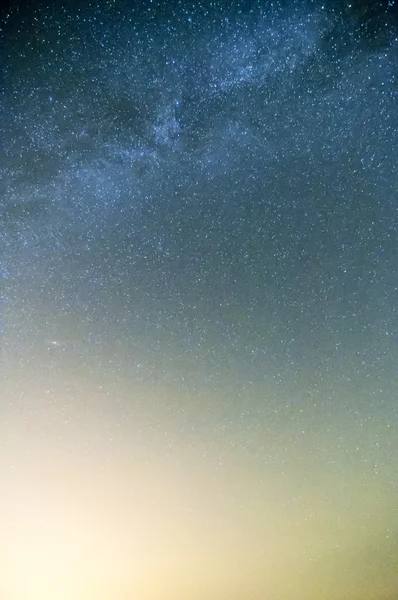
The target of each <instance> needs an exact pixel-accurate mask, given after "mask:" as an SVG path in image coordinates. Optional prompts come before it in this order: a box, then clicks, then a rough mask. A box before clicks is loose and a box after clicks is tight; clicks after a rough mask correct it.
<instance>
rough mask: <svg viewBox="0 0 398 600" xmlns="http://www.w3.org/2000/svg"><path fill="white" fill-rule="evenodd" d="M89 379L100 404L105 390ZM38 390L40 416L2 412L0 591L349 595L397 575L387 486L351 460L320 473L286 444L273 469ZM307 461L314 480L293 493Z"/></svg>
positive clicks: (105, 595)
mask: <svg viewBox="0 0 398 600" xmlns="http://www.w3.org/2000/svg"><path fill="white" fill-rule="evenodd" d="M83 392H84V394H86V396H85V397H86V399H87V398H88V399H89V404H92V405H95V403H97V408H98V406H99V404H98V403H100V401H101V398H100V396H98V397H96V396H95V394H94V393H93V392H89V390H88V389H85V390H83V391H82V394H83ZM90 393H91V396H90V395H89V396H87V394H90ZM59 400H60V402H59V406H64V403H63V402H62V398H60V399H59ZM32 402H34V403H35V406H36V409H38V408H39V407H40V405H41V408H40V411H39V412H40V414H41V415H42V418H41V419H38V418H34V419H32V420H31V421H30V422H29V423H26V424H25V426H24V427H23V428H22V427H21V424H20V423H19V422H18V419H17V418H15V416H14V418H10V419H9V421H8V426H7V431H8V440H11V439H12V440H14V443H13V444H11V443H9V444H8V455H7V456H5V455H4V454H3V458H2V459H1V461H2V467H3V468H4V469H5V470H6V472H7V475H6V477H5V479H3V494H2V499H1V504H2V517H1V520H2V531H3V532H4V533H5V535H4V534H3V536H2V541H1V548H2V554H3V559H2V560H3V564H5V565H6V577H5V580H4V578H3V581H2V586H3V589H4V588H5V592H4V593H5V597H6V598H7V600H25V598H27V597H29V598H31V599H32V600H36V599H37V600H39V599H40V600H50V599H53V598H55V597H56V598H57V599H60V600H69V599H71V598H73V599H74V600H80V599H81V600H108V599H109V600H110V599H111V598H132V597H133V598H140V599H141V598H143V599H148V600H158V599H164V598H166V599H168V598H170V600H171V599H172V598H183V597H186V596H187V595H188V596H189V598H198V599H199V598H202V597H203V596H206V595H207V596H209V595H210V596H211V597H214V598H239V597H241V594H245V595H248V597H249V596H250V597H251V598H260V597H261V595H262V594H265V595H272V597H273V598H276V599H280V600H282V599H283V598H295V599H296V600H297V599H299V600H301V599H303V600H304V599H308V598H311V599H312V598H314V599H315V598H319V597H330V598H341V597H346V598H353V599H354V598H359V595H358V590H361V594H362V596H361V597H362V598H374V597H378V595H382V594H383V593H385V594H387V593H388V592H389V588H391V589H392V585H393V577H392V575H391V573H392V572H393V565H391V564H389V563H388V556H389V552H388V550H389V548H390V545H391V542H392V540H390V541H389V540H388V539H387V537H388V534H387V531H384V530H383V524H384V523H388V520H389V518H391V514H392V512H393V502H392V497H391V495H390V494H386V495H385V496H384V497H383V496H382V495H381V494H380V480H377V481H374V482H371V481H367V482H366V480H365V479H364V476H363V474H362V473H361V472H360V471H359V470H358V469H357V468H356V467H355V468H350V467H349V466H348V467H347V470H346V472H345V473H339V472H338V470H335V471H334V472H333V469H331V470H330V471H329V473H323V472H322V470H321V466H320V465H318V463H317V459H316V457H312V458H311V459H310V460H308V461H307V465H306V467H305V470H303V465H302V464H300V461H301V458H300V456H298V457H294V456H293V455H291V456H288V455H287V456H286V472H285V473H284V474H277V473H276V472H275V471H273V469H272V465H269V466H267V467H266V468H265V469H264V468H263V469H262V470H260V469H259V468H258V465H256V462H255V460H253V457H251V456H250V453H247V452H245V451H244V450H243V449H242V448H239V447H237V446H236V444H235V443H232V441H231V443H230V442H229V441H228V439H226V438H223V439H221V438H220V440H219V443H218V444H216V445H215V444H214V443H211V444H210V443H209V444H207V443H206V441H205V440H202V441H201V442H200V443H199V444H198V445H197V446H192V445H189V444H187V443H186V442H184V440H178V441H176V443H175V445H174V447H171V446H168V445H167V444H166V440H167V437H166V432H165V431H163V432H162V431H159V432H157V434H156V436H154V439H152V440H151V441H149V445H150V446H151V448H150V450H148V449H144V448H139V447H138V446H135V444H134V440H132V439H131V437H130V436H129V434H128V430H126V431H124V432H123V431H122V428H121V427H120V424H118V423H117V421H116V420H113V421H112V419H109V418H107V419H105V420H100V421H98V419H97V413H96V410H92V412H91V414H90V412H87V414H86V415H85V417H84V418H83V417H82V416H81V414H79V410H78V408H77V407H78V404H77V405H76V406H75V407H74V408H73V409H71V411H70V415H69V417H68V419H67V423H66V424H64V425H63V426H61V422H60V421H59V422H58V421H57V418H56V415H55V412H56V411H55V412H54V408H53V409H52V414H51V411H50V413H48V414H45V410H46V409H45V404H44V403H43V401H41V400H40V398H39V397H34V396H33V397H32ZM55 405H56V403H55ZM49 424H51V427H49ZM43 426H45V427H47V429H46V431H45V430H44V429H43ZM166 427H167V424H166V425H165V428H164V429H166ZM156 440H157V441H156ZM281 449H282V447H280V450H281ZM220 456H222V457H223V465H222V469H220V463H219V461H220ZM305 471H307V476H308V477H309V479H311V480H312V481H313V484H312V485H311V486H309V487H308V488H307V491H306V492H305V494H304V495H302V496H301V497H300V498H299V499H298V498H295V496H294V494H295V486H296V482H297V477H302V476H303V474H304V472H305ZM381 477H383V475H381ZM374 484H377V485H374ZM386 536H387V537H386ZM367 548H368V550H367ZM367 552H368V554H367ZM346 561H347V562H346ZM348 563H349V567H348V566H347V564H348ZM390 563H391V560H390ZM380 571H381V573H382V574H383V580H382V581H381V580H380V579H378V578H377V577H376V576H375V574H376V573H377V572H380ZM337 574H338V577H337ZM326 594H328V595H326Z"/></svg>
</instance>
